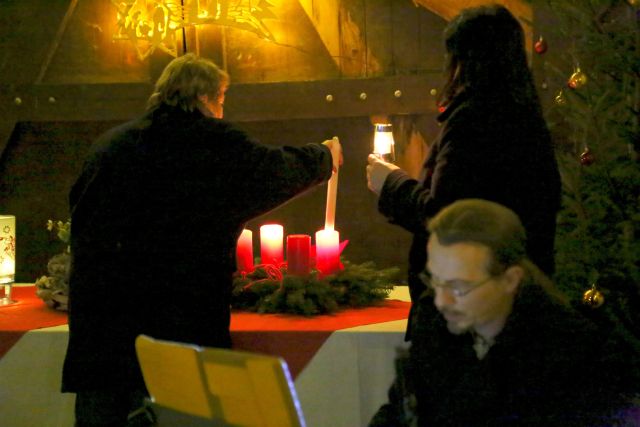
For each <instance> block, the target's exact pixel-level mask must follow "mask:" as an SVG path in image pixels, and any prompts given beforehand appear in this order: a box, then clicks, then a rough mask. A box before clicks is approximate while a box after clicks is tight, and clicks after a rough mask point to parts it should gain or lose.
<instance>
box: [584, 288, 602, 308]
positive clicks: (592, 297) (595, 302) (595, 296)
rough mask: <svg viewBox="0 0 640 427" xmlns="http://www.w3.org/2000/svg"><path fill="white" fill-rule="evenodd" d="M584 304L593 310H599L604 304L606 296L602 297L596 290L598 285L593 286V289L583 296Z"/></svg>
mask: <svg viewBox="0 0 640 427" xmlns="http://www.w3.org/2000/svg"><path fill="white" fill-rule="evenodd" d="M582 302H583V303H584V304H585V305H587V306H589V307H591V308H598V307H600V306H601V305H602V304H604V295H602V292H600V291H599V290H598V289H596V285H595V284H593V285H591V289H589V290H588V291H586V292H585V293H584V294H583V295H582Z"/></svg>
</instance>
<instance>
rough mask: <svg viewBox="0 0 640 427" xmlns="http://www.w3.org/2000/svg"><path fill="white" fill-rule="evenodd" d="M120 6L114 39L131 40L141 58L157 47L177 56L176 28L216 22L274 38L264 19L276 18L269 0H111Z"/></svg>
mask: <svg viewBox="0 0 640 427" xmlns="http://www.w3.org/2000/svg"><path fill="white" fill-rule="evenodd" d="M111 3H112V4H113V5H114V6H115V7H116V8H117V10H118V13H117V27H118V30H117V33H116V34H114V36H113V38H114V40H129V41H130V42H131V43H132V44H133V45H134V46H135V48H136V52H137V54H138V58H140V59H141V60H144V59H146V58H147V57H148V56H149V55H150V54H151V53H153V52H154V51H155V49H161V50H163V51H164V52H166V53H168V54H170V55H172V56H177V54H178V50H177V36H176V31H177V30H180V29H182V28H186V27H190V26H196V25H205V24H213V25H220V26H226V27H233V28H238V29H241V30H245V31H250V32H252V33H254V34H256V35H257V36H258V37H261V38H264V39H267V40H271V41H274V40H275V39H274V37H273V34H272V33H271V32H270V31H269V29H268V28H267V27H266V26H265V25H264V22H263V21H264V20H267V19H276V16H275V15H274V13H273V12H272V11H271V10H270V8H272V7H273V6H272V5H271V4H270V3H269V2H268V1H267V0H121V1H118V0H111Z"/></svg>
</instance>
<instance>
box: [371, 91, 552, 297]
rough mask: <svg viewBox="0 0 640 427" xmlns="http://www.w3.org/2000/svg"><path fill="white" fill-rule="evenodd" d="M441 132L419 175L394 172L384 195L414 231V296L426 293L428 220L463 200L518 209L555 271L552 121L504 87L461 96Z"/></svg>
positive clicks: (399, 220)
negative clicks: (422, 276) (548, 124)
mask: <svg viewBox="0 0 640 427" xmlns="http://www.w3.org/2000/svg"><path fill="white" fill-rule="evenodd" d="M438 121H439V122H440V123H441V124H442V130H441V132H440V134H439V136H438V138H437V139H436V140H435V142H434V143H433V144H432V146H431V151H430V153H429V156H428V158H427V160H426V162H425V164H424V169H423V174H422V177H421V179H420V180H419V181H418V180H415V179H412V178H411V177H409V176H408V175H407V174H406V173H405V172H404V171H402V170H397V171H394V172H392V173H391V174H390V175H389V176H388V177H387V179H386V181H385V183H384V186H383V188H382V191H381V194H380V199H379V204H378V207H379V210H380V212H381V213H382V214H384V215H385V216H386V217H387V218H388V219H389V221H390V222H392V223H394V224H398V225H400V226H402V227H404V228H405V229H407V230H409V231H410V232H412V233H413V235H414V238H413V243H412V246H411V250H410V254H409V288H410V291H411V297H412V300H413V301H415V300H416V299H417V298H418V297H419V296H420V294H422V292H423V291H424V285H423V284H422V282H421V281H420V280H419V279H418V277H417V274H418V273H419V272H420V271H422V270H423V269H424V266H425V264H426V258H427V253H426V243H427V240H428V235H427V232H426V231H425V226H424V223H425V220H426V219H428V218H430V217H432V216H434V215H435V214H436V213H437V212H438V211H439V210H440V209H442V208H443V207H445V206H447V205H449V204H450V203H452V202H454V201H456V200H459V199H465V198H478V199H486V200H491V201H494V202H497V203H500V204H502V205H505V206H507V207H508V208H510V209H512V210H513V211H515V213H516V214H518V216H519V217H520V219H521V221H522V223H523V225H524V227H525V229H526V231H527V252H528V254H529V257H530V258H531V260H532V261H533V262H534V263H535V264H536V265H538V267H540V268H541V269H542V270H543V271H544V272H545V273H547V274H548V275H551V274H552V273H553V243H554V237H555V229H556V214H557V212H558V210H559V208H560V188H561V187H560V175H559V172H558V166H557V163H556V159H555V155H554V152H553V148H552V145H551V139H550V136H549V132H548V130H547V127H546V125H545V123H544V120H543V119H542V116H541V115H540V112H539V111H538V110H537V109H536V108H534V107H525V106H522V105H520V104H517V103H515V102H513V101H512V100H510V99H509V98H508V97H507V96H506V95H502V94H501V93H500V91H497V92H496V93H492V94H490V95H485V96H481V95H475V94H474V93H473V92H472V91H471V90H467V91H466V92H463V93H461V94H460V95H458V96H457V97H456V98H454V100H453V101H452V103H451V104H450V105H449V107H448V108H447V109H446V111H445V112H443V113H442V114H441V115H440V116H439V117H438Z"/></svg>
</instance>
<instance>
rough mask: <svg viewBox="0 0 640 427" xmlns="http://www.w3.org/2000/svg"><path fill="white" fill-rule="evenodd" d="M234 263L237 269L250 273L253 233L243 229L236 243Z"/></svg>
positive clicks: (251, 268) (251, 267)
mask: <svg viewBox="0 0 640 427" xmlns="http://www.w3.org/2000/svg"><path fill="white" fill-rule="evenodd" d="M236 263H237V265H238V271H244V272H247V273H251V272H252V271H253V233H252V232H251V230H247V229H244V230H242V233H241V234H240V237H239V238H238V244H237V245H236Z"/></svg>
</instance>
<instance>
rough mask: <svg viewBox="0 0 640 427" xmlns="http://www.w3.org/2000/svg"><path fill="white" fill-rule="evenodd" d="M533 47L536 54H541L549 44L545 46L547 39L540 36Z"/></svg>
mask: <svg viewBox="0 0 640 427" xmlns="http://www.w3.org/2000/svg"><path fill="white" fill-rule="evenodd" d="M533 48H534V49H535V50H536V53H537V54H539V55H542V54H543V53H545V52H546V51H547V49H548V48H549V46H547V41H546V40H545V39H544V38H543V37H542V36H540V38H539V39H538V41H537V42H536V44H535V45H534V46H533Z"/></svg>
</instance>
